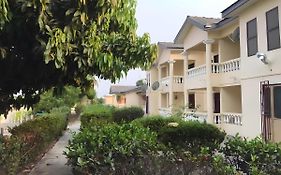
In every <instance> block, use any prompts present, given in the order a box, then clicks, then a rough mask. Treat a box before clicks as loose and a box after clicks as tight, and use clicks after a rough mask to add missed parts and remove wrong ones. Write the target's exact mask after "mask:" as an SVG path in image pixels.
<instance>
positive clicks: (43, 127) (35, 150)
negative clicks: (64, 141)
mask: <svg viewBox="0 0 281 175" xmlns="http://www.w3.org/2000/svg"><path fill="white" fill-rule="evenodd" d="M67 109H68V108H65V107H63V108H56V109H53V110H51V113H48V114H44V115H43V116H41V117H36V118H35V119H33V120H29V121H27V122H24V123H22V124H21V125H19V126H16V127H14V128H12V129H10V133H11V134H12V135H11V137H10V138H8V139H6V140H5V139H4V140H3V139H2V144H1V143H0V153H1V147H2V153H1V161H0V163H1V164H0V167H3V168H5V169H6V171H7V173H8V174H16V172H17V171H18V170H19V168H20V167H23V166H24V165H26V164H28V163H30V162H32V161H34V160H35V158H36V157H37V156H38V155H40V154H42V153H43V151H45V149H46V148H47V147H48V146H49V144H50V143H52V142H53V141H54V140H56V139H57V138H58V137H59V136H60V135H61V134H62V131H63V130H64V129H65V127H66V123H67V122H66V121H67V120H66V118H67V116H66V115H67V113H68V111H67ZM1 145H2V146H1Z"/></svg>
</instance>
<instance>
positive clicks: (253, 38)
mask: <svg viewBox="0 0 281 175" xmlns="http://www.w3.org/2000/svg"><path fill="white" fill-rule="evenodd" d="M247 48H248V56H252V55H255V54H256V53H257V52H258V35H257V19H256V18H255V19H253V20H251V21H249V22H248V23H247Z"/></svg>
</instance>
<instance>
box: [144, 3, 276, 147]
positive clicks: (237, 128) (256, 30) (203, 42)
mask: <svg viewBox="0 0 281 175" xmlns="http://www.w3.org/2000/svg"><path fill="white" fill-rule="evenodd" d="M280 8H281V1H280V0H266V1H264V0H238V1H236V2H235V3H234V4H232V5H231V6H229V7H228V8H226V9H225V10H224V11H223V12H222V18H221V19H214V18H204V17H192V16H188V17H187V18H186V20H185V22H184V24H183V25H182V27H181V29H180V30H179V32H178V34H177V36H176V38H175V39H174V43H173V44H174V45H181V46H182V47H183V51H182V52H181V55H182V56H183V60H181V62H182V61H183V64H181V69H182V70H183V71H181V72H183V76H184V78H183V80H184V81H183V88H182V92H183V94H184V95H183V97H184V100H183V101H184V106H185V112H186V116H196V117H198V118H201V119H204V120H206V121H207V122H208V123H213V124H216V125H217V126H218V127H221V128H222V129H224V130H225V131H226V132H227V133H228V134H230V135H235V134H236V133H239V134H240V135H242V136H245V137H248V138H254V137H256V136H260V135H262V136H263V137H264V138H265V139H266V140H273V141H276V142H277V141H281V132H278V129H279V128H280V127H281V120H280V119H281V69H280V67H281V59H280V58H279V57H280V56H281V49H280V27H279V25H280V22H281V21H280V12H279V11H280ZM165 50H166V51H168V50H169V48H166V49H165ZM160 51H161V49H160ZM166 51H161V52H166ZM165 57H166V58H167V59H170V58H171V57H169V56H165ZM158 59H161V54H160V55H159V58H158ZM176 63H177V61H176V62H170V64H176ZM160 67H161V66H159V63H158V60H156V62H155V64H154V67H152V69H151V70H150V71H149V72H148V80H150V79H149V78H151V79H153V77H154V78H155V77H156V74H157V71H158V72H159V70H161V69H160ZM170 67H173V66H170ZM153 69H157V70H153ZM179 69H180V67H179ZM155 73H156V74H155ZM158 77H159V76H158ZM153 80H154V81H155V79H153ZM157 81H160V82H161V81H162V80H161V79H159V78H158V79H157ZM157 81H156V82H157ZM148 82H149V83H152V82H151V80H150V81H148ZM149 83H148V85H149ZM155 84H157V83H155ZM150 87H152V85H151V84H150ZM148 89H149V88H148ZM170 89H171V90H172V92H169V93H174V92H175V91H174V90H173V89H172V88H170ZM158 91H159V90H158ZM147 94H148V99H150V93H149V90H148V93H147ZM154 94H157V92H154ZM160 94H161V93H159V92H158V98H161V97H159V96H162V95H160ZM155 96H157V95H155ZM154 98H155V97H154ZM159 101H160V100H159ZM159 104H160V103H158V104H157V105H158V109H161V107H162V106H161V105H162V104H161V105H159ZM169 105H171V104H170V103H169ZM159 112H160V110H158V113H159Z"/></svg>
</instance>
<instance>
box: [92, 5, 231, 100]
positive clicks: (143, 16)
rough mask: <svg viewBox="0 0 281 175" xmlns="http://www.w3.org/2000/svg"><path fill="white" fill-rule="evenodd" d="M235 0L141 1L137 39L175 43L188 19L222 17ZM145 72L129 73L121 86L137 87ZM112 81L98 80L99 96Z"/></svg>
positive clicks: (135, 71) (137, 11) (105, 93)
mask: <svg viewBox="0 0 281 175" xmlns="http://www.w3.org/2000/svg"><path fill="white" fill-rule="evenodd" d="M235 1H236V0H138V4H137V10H136V19H137V21H138V30H137V33H138V35H143V33H149V34H150V38H151V42H152V43H157V42H159V41H167V42H172V41H173V40H174V38H175V36H176V35H177V33H178V31H179V30H180V28H181V26H182V24H183V23H184V21H185V19H186V17H187V16H188V15H189V16H204V17H215V18H219V17H221V13H220V12H221V11H223V10H224V9H225V8H227V7H228V6H230V5H231V4H233V3H234V2H235ZM145 75H146V74H145V72H144V71H141V70H139V69H137V70H130V71H129V72H128V75H127V77H125V78H123V79H121V80H120V82H118V83H117V84H119V85H135V84H136V81H137V80H140V79H144V78H145ZM110 85H111V83H110V81H105V80H99V81H98V87H97V96H98V97H103V96H104V95H107V94H108V93H109V88H110Z"/></svg>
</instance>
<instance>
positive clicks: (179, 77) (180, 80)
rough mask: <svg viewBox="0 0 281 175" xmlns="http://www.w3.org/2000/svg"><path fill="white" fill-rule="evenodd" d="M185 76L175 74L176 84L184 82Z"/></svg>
mask: <svg viewBox="0 0 281 175" xmlns="http://www.w3.org/2000/svg"><path fill="white" fill-rule="evenodd" d="M183 80H184V77H183V76H174V77H173V81H174V83H175V84H183Z"/></svg>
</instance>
